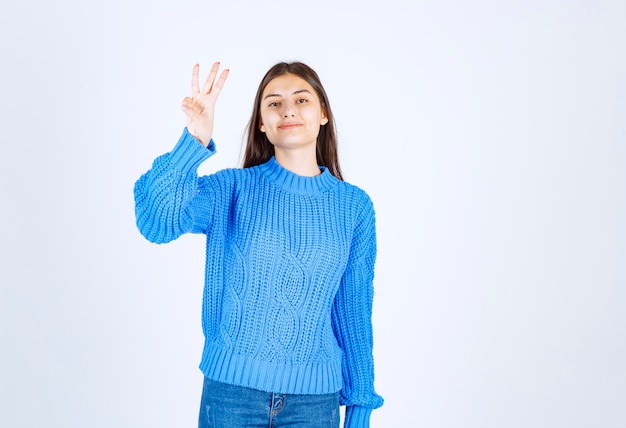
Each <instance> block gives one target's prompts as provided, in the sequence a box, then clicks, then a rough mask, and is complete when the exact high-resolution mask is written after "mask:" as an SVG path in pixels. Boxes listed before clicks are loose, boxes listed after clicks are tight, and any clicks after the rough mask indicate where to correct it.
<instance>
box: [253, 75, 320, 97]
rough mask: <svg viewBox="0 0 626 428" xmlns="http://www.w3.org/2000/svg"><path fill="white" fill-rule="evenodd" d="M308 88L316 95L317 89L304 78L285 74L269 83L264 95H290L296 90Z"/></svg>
mask: <svg viewBox="0 0 626 428" xmlns="http://www.w3.org/2000/svg"><path fill="white" fill-rule="evenodd" d="M303 89H304V90H308V91H309V92H311V93H312V94H313V95H316V92H315V89H313V87H312V86H311V85H310V84H309V83H308V82H307V81H306V80H304V79H303V78H301V77H300V76H297V75H295V74H291V73H288V74H283V75H281V76H278V77H275V78H273V79H272V80H270V82H269V83H268V84H267V86H266V87H265V89H264V90H263V96H266V95H267V94H277V95H285V96H286V95H289V94H293V93H294V92H296V91H301V90H303Z"/></svg>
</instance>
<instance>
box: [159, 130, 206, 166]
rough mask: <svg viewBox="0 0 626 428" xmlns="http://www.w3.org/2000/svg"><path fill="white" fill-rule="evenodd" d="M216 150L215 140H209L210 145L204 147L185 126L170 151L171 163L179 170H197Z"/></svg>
mask: <svg viewBox="0 0 626 428" xmlns="http://www.w3.org/2000/svg"><path fill="white" fill-rule="evenodd" d="M215 152H216V149H215V143H214V142H213V140H211V141H209V146H208V147H204V146H203V145H202V144H201V143H200V141H198V140H196V138H195V137H194V136H193V135H191V134H190V133H189V131H188V130H187V128H186V127H185V129H184V130H183V135H181V136H180V139H179V140H178V143H176V146H174V149H173V150H172V151H171V152H170V164H171V165H172V166H173V167H175V168H176V169H177V170H179V171H196V170H197V169H198V167H199V166H200V164H201V163H202V162H204V161H205V160H207V159H208V158H209V157H211V156H213V155H214V154H215Z"/></svg>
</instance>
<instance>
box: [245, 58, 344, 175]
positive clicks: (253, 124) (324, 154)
mask: <svg viewBox="0 0 626 428" xmlns="http://www.w3.org/2000/svg"><path fill="white" fill-rule="evenodd" d="M285 74H295V75H296V76H298V77H300V78H302V79H303V80H305V81H306V82H307V83H308V84H309V85H311V86H312V87H313V89H314V90H315V92H316V93H317V96H318V98H319V99H320V104H321V105H322V109H323V110H324V112H325V113H326V118H327V119H328V123H327V124H325V125H323V126H321V127H320V132H319V134H318V136H317V144H316V157H317V164H318V165H321V166H325V167H326V168H328V170H329V171H330V173H331V174H332V175H334V176H335V177H337V178H338V179H340V180H343V176H342V175H341V168H340V167H339V156H338V154H337V132H336V130H335V118H334V116H333V113H332V111H331V109H330V103H329V102H328V95H326V91H325V90H324V87H323V86H322V82H321V81H320V78H319V76H318V75H317V73H316V72H315V70H313V69H312V68H311V67H309V66H308V65H306V64H303V63H301V62H290V63H287V62H280V63H278V64H276V65H275V66H273V67H272V68H270V69H269V70H268V72H267V73H266V74H265V76H264V77H263V80H261V84H260V85H259V89H258V90H257V93H256V97H255V98H254V107H253V109H252V116H251V117H250V122H249V123H248V130H247V132H246V135H247V142H246V151H245V154H244V159H243V167H244V168H247V167H251V166H256V165H261V164H263V163H265V162H267V161H268V160H269V159H270V158H271V157H272V156H274V146H273V145H272V143H270V141H269V140H268V139H267V136H266V135H265V133H264V132H261V130H260V129H259V124H260V123H261V97H262V96H263V91H264V90H265V87H266V86H267V85H268V84H269V83H270V82H271V81H272V80H273V79H275V78H276V77H279V76H282V75H285Z"/></svg>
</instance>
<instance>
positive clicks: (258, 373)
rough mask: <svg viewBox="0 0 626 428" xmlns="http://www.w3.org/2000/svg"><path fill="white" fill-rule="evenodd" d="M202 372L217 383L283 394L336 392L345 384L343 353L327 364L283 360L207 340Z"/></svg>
mask: <svg viewBox="0 0 626 428" xmlns="http://www.w3.org/2000/svg"><path fill="white" fill-rule="evenodd" d="M200 370H201V371H202V373H203V374H204V375H205V376H206V377H208V378H209V379H212V380H214V381H217V382H223V383H228V384H231V385H237V386H243V387H246V388H253V389H257V390H260V391H266V392H274V393H280V394H332V393H335V392H337V391H340V390H341V388H342V387H343V383H342V377H341V355H338V356H337V357H336V358H335V359H334V360H333V361H329V362H324V363H308V364H294V363H279V362H271V361H264V360H259V359H256V358H253V357H249V356H246V355H241V354H235V353H233V352H231V351H228V350H225V349H222V348H220V347H218V346H216V345H214V344H211V343H208V342H207V343H205V346H204V350H203V352H202V361H201V362H200Z"/></svg>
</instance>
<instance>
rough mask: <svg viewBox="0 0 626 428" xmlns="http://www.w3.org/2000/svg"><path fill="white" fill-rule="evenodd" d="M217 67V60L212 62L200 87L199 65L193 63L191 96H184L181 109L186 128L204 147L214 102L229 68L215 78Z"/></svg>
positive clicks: (211, 119) (208, 138) (209, 133)
mask: <svg viewBox="0 0 626 428" xmlns="http://www.w3.org/2000/svg"><path fill="white" fill-rule="evenodd" d="M219 68H220V63H219V62H216V63H215V64H213V67H211V71H210V72H209V76H208V77H207V79H206V81H205V82H204V86H202V89H200V86H199V84H198V74H199V71H200V66H199V65H198V64H196V65H194V67H193V74H192V75H191V96H190V97H185V99H184V100H183V105H182V107H183V111H184V112H185V115H186V116H187V130H188V131H189V133H190V134H191V135H193V136H194V137H195V138H196V139H197V140H198V141H200V142H201V143H202V144H203V145H204V146H205V147H206V146H208V145H209V142H210V141H211V136H212V135H213V117H214V115H215V103H216V102H217V97H218V96H219V95H220V92H221V91H222V88H223V87H224V83H225V82H226V78H227V77H228V71H229V70H228V69H225V70H223V71H222V73H221V74H220V77H219V78H218V79H217V80H215V78H216V77H217V72H218V71H219Z"/></svg>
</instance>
